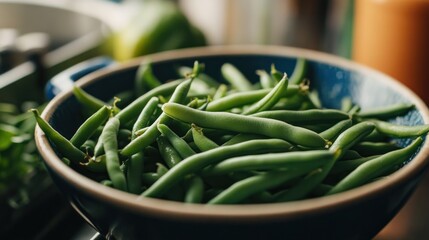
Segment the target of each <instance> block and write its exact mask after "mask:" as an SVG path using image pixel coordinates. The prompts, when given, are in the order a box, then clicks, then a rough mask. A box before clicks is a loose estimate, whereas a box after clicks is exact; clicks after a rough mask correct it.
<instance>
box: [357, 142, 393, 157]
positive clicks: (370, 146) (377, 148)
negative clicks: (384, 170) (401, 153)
mask: <svg viewBox="0 0 429 240" xmlns="http://www.w3.org/2000/svg"><path fill="white" fill-rule="evenodd" d="M399 148H400V147H399V146H397V145H396V144H394V143H388V142H360V143H358V144H356V145H355V146H353V147H352V149H353V150H355V151H357V152H359V154H361V155H362V156H371V155H380V154H384V153H387V152H391V151H394V150H398V149H399Z"/></svg>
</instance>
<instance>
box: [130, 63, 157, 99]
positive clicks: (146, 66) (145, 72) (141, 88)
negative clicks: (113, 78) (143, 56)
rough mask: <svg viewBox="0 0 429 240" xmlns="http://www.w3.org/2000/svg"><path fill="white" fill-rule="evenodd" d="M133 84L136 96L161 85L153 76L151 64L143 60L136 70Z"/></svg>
mask: <svg viewBox="0 0 429 240" xmlns="http://www.w3.org/2000/svg"><path fill="white" fill-rule="evenodd" d="M134 82H135V90H136V92H137V95H138V96H140V95H142V94H144V93H146V92H148V91H150V90H151V89H154V88H156V87H158V86H160V85H161V82H160V81H159V80H158V79H157V78H156V77H155V75H154V74H153V72H152V64H151V62H150V61H148V60H145V61H143V62H142V63H141V64H140V66H139V68H138V69H137V74H136V79H135V81H134Z"/></svg>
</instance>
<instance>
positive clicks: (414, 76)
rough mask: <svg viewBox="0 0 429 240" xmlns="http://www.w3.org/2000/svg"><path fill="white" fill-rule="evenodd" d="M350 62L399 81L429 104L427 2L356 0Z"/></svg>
mask: <svg viewBox="0 0 429 240" xmlns="http://www.w3.org/2000/svg"><path fill="white" fill-rule="evenodd" d="M354 21H355V22H354V31H353V51H352V58H353V60H355V61H357V62H360V63H363V64H366V65H368V66H370V67H373V68H375V69H378V70H380V71H382V72H385V73H387V74H388V75H390V76H392V77H394V78H396V79H397V80H399V81H401V82H402V83H404V84H405V85H407V86H408V87H409V88H411V89H412V90H413V91H414V92H415V93H417V94H418V95H419V96H420V97H421V98H422V99H423V100H424V101H425V102H426V104H429V0H355V18H354Z"/></svg>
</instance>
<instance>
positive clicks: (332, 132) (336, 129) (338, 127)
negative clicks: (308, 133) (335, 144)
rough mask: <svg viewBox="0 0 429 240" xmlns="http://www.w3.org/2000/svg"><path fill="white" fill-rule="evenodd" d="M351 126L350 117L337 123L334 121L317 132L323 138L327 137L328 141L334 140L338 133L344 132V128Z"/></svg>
mask: <svg viewBox="0 0 429 240" xmlns="http://www.w3.org/2000/svg"><path fill="white" fill-rule="evenodd" d="M351 126H352V120H351V119H345V120H341V121H339V122H338V123H336V124H335V125H334V126H332V127H330V128H328V129H326V130H325V131H323V132H321V133H319V135H320V136H321V137H323V138H324V139H328V140H329V141H334V140H335V139H336V138H337V137H338V135H340V134H341V133H342V132H344V131H345V130H346V129H348V128H350V127H351Z"/></svg>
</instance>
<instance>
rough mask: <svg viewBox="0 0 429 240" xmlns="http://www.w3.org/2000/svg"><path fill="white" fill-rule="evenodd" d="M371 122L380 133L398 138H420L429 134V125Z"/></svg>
mask: <svg viewBox="0 0 429 240" xmlns="http://www.w3.org/2000/svg"><path fill="white" fill-rule="evenodd" d="M369 121H370V122H372V123H373V124H374V125H375V127H376V129H377V131H378V132H380V133H382V134H385V135H387V136H391V137H396V138H408V137H418V136H423V135H425V134H427V133H428V132H429V124H425V125H417V126H404V125H398V124H394V123H390V122H384V121H379V120H369Z"/></svg>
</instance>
